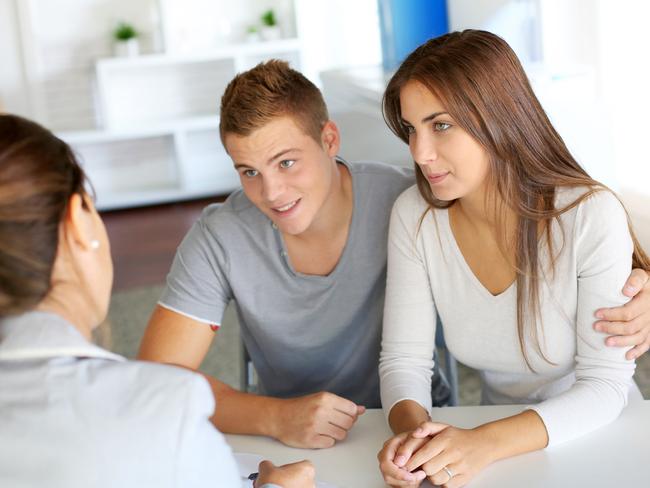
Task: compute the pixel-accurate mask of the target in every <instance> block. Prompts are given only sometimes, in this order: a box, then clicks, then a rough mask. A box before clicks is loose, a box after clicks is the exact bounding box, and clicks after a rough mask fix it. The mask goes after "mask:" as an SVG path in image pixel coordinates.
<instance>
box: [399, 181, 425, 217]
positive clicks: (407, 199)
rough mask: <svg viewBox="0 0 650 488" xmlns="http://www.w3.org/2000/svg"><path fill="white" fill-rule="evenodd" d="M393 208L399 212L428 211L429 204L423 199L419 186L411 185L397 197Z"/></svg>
mask: <svg viewBox="0 0 650 488" xmlns="http://www.w3.org/2000/svg"><path fill="white" fill-rule="evenodd" d="M393 208H394V209H395V210H396V211H398V212H410V211H413V210H426V209H427V208H429V204H428V203H427V201H426V200H425V199H424V197H422V194H421V193H420V190H419V189H418V186H417V185H411V186H409V187H408V188H407V189H406V190H404V191H403V192H402V193H401V194H400V195H399V196H398V197H397V199H396V200H395V205H394V206H393Z"/></svg>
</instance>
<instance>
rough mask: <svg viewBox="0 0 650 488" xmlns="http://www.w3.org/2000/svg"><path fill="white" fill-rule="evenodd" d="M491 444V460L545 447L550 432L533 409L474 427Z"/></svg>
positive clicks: (488, 444)
mask: <svg viewBox="0 0 650 488" xmlns="http://www.w3.org/2000/svg"><path fill="white" fill-rule="evenodd" d="M474 430H475V431H476V433H477V434H480V435H481V436H483V437H484V438H485V440H486V443H485V445H487V446H490V448H489V451H490V454H489V455H490V458H491V459H490V462H494V461H498V460H499V459H505V458H509V457H512V456H516V455H518V454H524V453H526V452H531V451H537V450H539V449H543V448H545V447H546V445H547V444H548V434H547V433H546V427H545V426H544V422H543V421H542V419H541V417H540V416H539V415H538V414H537V413H536V412H534V411H533V410H525V411H524V412H522V413H520V414H517V415H513V416H512V417H507V418H505V419H500V420H496V421H494V422H489V423H487V424H483V425H481V426H479V427H476V428H475V429H474Z"/></svg>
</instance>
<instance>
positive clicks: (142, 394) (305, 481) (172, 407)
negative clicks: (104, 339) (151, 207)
mask: <svg viewBox="0 0 650 488" xmlns="http://www.w3.org/2000/svg"><path fill="white" fill-rule="evenodd" d="M84 185H85V177H84V173H83V171H82V169H81V168H80V167H79V165H78V164H77V161H76V160H75V157H74V155H73V154H72V151H71V150H70V148H69V147H68V146H67V145H66V144H65V143H64V142H62V141H61V140H59V139H57V138H56V137H55V136H54V135H53V134H52V133H50V132H49V131H47V130H45V129H43V128H42V127H40V126H38V125H36V124H34V123H33V122H29V121H27V120H25V119H22V118H20V117H16V116H11V115H1V114H0V432H1V433H2V434H1V435H0V486H24V487H27V486H33V487H38V486H49V487H66V488H70V487H87V486H93V487H117V486H119V487H140V486H158V487H183V488H185V487H215V486H223V487H233V488H234V487H237V488H239V487H240V486H241V483H242V482H241V479H240V477H239V474H238V472H237V468H236V466H235V461H234V459H233V457H232V453H231V451H230V448H229V447H228V445H227V444H226V443H225V441H224V438H223V436H222V435H221V434H220V433H219V432H218V431H217V430H216V429H214V427H213V426H212V424H211V423H210V420H209V417H210V415H211V414H212V412H213V409H214V399H213V396H212V393H211V390H210V388H209V386H208V384H207V382H206V381H205V379H204V378H202V377H201V376H199V375H198V374H195V373H193V372H191V371H188V370H185V369H181V368H174V367H171V366H163V365H158V364H150V363H143V362H135V361H126V360H125V359H124V358H123V357H120V356H117V355H115V354H112V353H110V352H109V351H106V350H104V349H100V348H99V347H97V346H94V345H93V344H92V343H91V342H90V338H91V332H92V330H93V329H94V328H95V327H96V326H97V325H98V324H99V323H100V322H101V321H102V320H103V319H104V317H105V316H106V312H107V309H108V301H109V297H110V290H111V284H112V277H113V266H112V263H111V257H110V250H109V243H108V238H107V235H106V231H105V229H104V225H103V223H102V221H101V219H100V217H99V215H98V214H97V212H96V211H95V209H94V208H93V204H92V201H91V200H90V198H89V197H88V195H87V193H86V191H85V189H84ZM313 476H314V474H313V468H312V467H311V466H310V465H309V464H308V463H305V462H303V463H297V464H294V465H289V466H284V467H281V468H276V467H274V466H273V465H272V464H271V463H269V462H264V463H262V464H261V465H260V476H259V478H258V481H257V485H256V486H262V485H263V486H264V487H265V488H267V487H268V488H270V487H272V486H273V487H276V488H277V487H278V486H280V485H281V486H283V487H284V488H289V487H296V488H298V487H300V488H302V487H303V486H314V481H313ZM271 483H275V484H271Z"/></svg>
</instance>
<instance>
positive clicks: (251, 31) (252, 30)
mask: <svg viewBox="0 0 650 488" xmlns="http://www.w3.org/2000/svg"><path fill="white" fill-rule="evenodd" d="M259 31H260V29H259V27H257V26H256V25H249V26H248V27H246V33H247V34H257V33H258V32H259Z"/></svg>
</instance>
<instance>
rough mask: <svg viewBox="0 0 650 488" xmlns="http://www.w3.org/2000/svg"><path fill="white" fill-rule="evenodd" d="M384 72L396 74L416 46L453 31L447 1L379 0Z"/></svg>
mask: <svg viewBox="0 0 650 488" xmlns="http://www.w3.org/2000/svg"><path fill="white" fill-rule="evenodd" d="M378 2H379V23H380V28H381V51H382V57H383V64H384V69H385V70H386V71H392V70H394V69H395V68H397V66H399V64H400V63H401V62H402V61H404V58H406V56H408V55H409V54H410V53H411V52H412V51H413V50H414V49H415V48H416V47H418V46H419V45H420V44H422V43H424V42H425V41H427V40H428V39H431V38H432V37H438V36H441V35H443V34H446V33H447V32H449V20H448V16H447V2H446V0H378Z"/></svg>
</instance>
